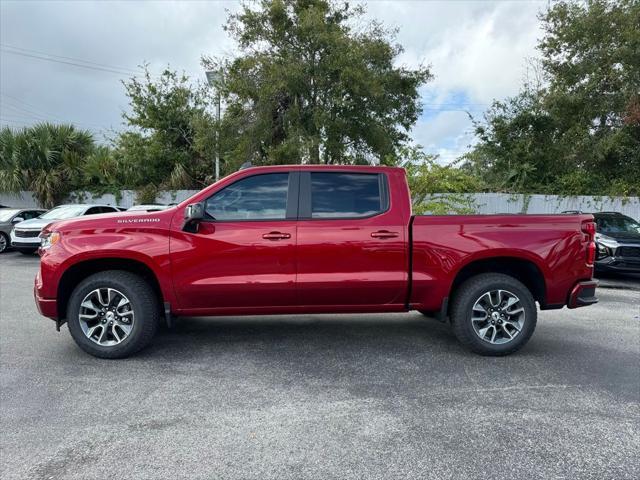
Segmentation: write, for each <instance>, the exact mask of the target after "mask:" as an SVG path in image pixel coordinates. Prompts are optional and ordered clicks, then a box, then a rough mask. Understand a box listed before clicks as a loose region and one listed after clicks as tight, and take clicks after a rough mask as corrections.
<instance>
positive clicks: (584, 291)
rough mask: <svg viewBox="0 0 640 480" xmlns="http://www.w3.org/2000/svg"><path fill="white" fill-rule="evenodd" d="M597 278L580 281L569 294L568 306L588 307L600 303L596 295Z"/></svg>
mask: <svg viewBox="0 0 640 480" xmlns="http://www.w3.org/2000/svg"><path fill="white" fill-rule="evenodd" d="M597 286H598V281H597V280H588V281H586V282H578V283H577V284H576V285H575V286H574V287H573V289H572V290H571V294H569V301H568V302H567V307H568V308H578V307H586V306H588V305H593V304H594V303H598V299H597V297H596V287H597Z"/></svg>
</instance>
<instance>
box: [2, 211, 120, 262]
mask: <svg viewBox="0 0 640 480" xmlns="http://www.w3.org/2000/svg"><path fill="white" fill-rule="evenodd" d="M119 211H120V210H118V208H117V207H114V206H112V205H94V204H90V205H88V204H70V205H60V206H58V207H55V208H52V209H51V210H49V211H48V212H47V213H45V214H44V215H40V216H39V217H37V218H34V219H33V220H25V221H24V222H21V223H20V224H19V225H16V226H15V228H14V229H13V230H12V231H11V246H12V247H13V248H15V249H16V250H18V251H19V252H21V253H24V254H32V253H34V252H35V251H36V250H37V249H38V247H39V246H40V232H42V229H43V228H44V227H46V226H47V225H49V224H50V223H53V222H55V221H56V220H67V219H69V218H76V217H82V216H83V215H94V214H97V213H114V212H119Z"/></svg>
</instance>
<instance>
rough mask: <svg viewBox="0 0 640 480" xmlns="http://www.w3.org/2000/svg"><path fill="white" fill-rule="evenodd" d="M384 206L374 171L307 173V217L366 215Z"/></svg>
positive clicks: (381, 209) (382, 208) (377, 177)
mask: <svg viewBox="0 0 640 480" xmlns="http://www.w3.org/2000/svg"><path fill="white" fill-rule="evenodd" d="M384 209H385V208H384V206H383V205H382V195H381V192H380V177H379V176H378V175H377V174H361V173H316V172H313V173H311V218H353V217H367V216H370V215H374V214H376V213H379V212H381V211H383V210H384Z"/></svg>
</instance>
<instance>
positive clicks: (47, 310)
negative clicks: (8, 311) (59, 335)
mask: <svg viewBox="0 0 640 480" xmlns="http://www.w3.org/2000/svg"><path fill="white" fill-rule="evenodd" d="M41 290H42V280H41V277H40V271H38V273H37V274H36V279H35V281H34V285H33V298H34V299H35V301H36V307H37V308H38V311H39V312H40V315H44V316H45V317H49V318H50V319H51V320H56V321H57V320H58V301H57V299H55V298H44V297H43V296H41V294H40V292H41Z"/></svg>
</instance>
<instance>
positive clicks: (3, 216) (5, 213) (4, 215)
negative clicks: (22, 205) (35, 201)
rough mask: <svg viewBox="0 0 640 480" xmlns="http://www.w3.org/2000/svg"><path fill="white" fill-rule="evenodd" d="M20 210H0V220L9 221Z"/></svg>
mask: <svg viewBox="0 0 640 480" xmlns="http://www.w3.org/2000/svg"><path fill="white" fill-rule="evenodd" d="M18 211H19V210H16V209H15V208H8V209H6V210H5V209H2V210H0V222H7V221H8V220H9V219H10V218H11V217H13V216H14V215H15V214H16V213H18Z"/></svg>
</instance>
